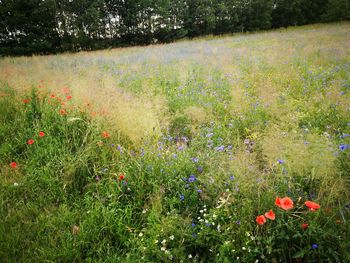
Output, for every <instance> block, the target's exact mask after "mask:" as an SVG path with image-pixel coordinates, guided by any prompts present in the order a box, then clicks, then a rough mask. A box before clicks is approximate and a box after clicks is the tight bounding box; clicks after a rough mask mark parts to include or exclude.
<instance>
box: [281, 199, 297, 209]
mask: <svg viewBox="0 0 350 263" xmlns="http://www.w3.org/2000/svg"><path fill="white" fill-rule="evenodd" d="M293 207H294V203H293V200H292V199H290V198H289V197H284V198H282V199H281V208H282V209H284V210H289V209H292V208H293Z"/></svg>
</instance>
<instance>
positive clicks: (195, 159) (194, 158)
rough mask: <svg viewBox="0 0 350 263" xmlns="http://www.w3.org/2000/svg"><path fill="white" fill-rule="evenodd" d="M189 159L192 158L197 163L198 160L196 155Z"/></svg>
mask: <svg viewBox="0 0 350 263" xmlns="http://www.w3.org/2000/svg"><path fill="white" fill-rule="evenodd" d="M191 160H192V161H193V162H194V163H198V162H199V159H198V158H196V157H192V158H191Z"/></svg>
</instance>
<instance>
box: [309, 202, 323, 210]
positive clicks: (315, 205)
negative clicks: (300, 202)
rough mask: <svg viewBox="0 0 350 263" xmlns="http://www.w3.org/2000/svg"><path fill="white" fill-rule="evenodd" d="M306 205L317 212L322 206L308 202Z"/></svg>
mask: <svg viewBox="0 0 350 263" xmlns="http://www.w3.org/2000/svg"><path fill="white" fill-rule="evenodd" d="M305 205H306V206H307V207H308V208H309V209H310V210H311V211H316V210H317V209H319V208H320V207H321V206H320V205H319V204H317V203H315V202H312V201H306V202H305Z"/></svg>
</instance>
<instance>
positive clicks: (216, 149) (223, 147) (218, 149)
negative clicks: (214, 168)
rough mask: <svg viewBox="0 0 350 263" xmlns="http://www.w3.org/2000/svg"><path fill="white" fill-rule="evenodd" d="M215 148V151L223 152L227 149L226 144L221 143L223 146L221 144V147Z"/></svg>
mask: <svg viewBox="0 0 350 263" xmlns="http://www.w3.org/2000/svg"><path fill="white" fill-rule="evenodd" d="M214 149H215V151H218V152H223V151H224V150H225V146H224V145H221V146H219V147H215V148H214Z"/></svg>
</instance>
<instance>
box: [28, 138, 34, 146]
mask: <svg viewBox="0 0 350 263" xmlns="http://www.w3.org/2000/svg"><path fill="white" fill-rule="evenodd" d="M34 142H35V141H34V140H33V139H29V140H28V141H27V143H28V144H29V145H32V144H33V143H34Z"/></svg>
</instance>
